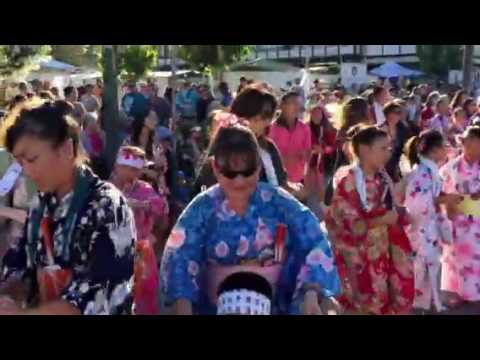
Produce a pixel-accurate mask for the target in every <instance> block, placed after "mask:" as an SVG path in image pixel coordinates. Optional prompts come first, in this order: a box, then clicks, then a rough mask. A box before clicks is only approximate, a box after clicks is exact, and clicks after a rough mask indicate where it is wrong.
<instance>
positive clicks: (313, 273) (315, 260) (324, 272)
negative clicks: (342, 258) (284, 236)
mask: <svg viewBox="0 0 480 360" xmlns="http://www.w3.org/2000/svg"><path fill="white" fill-rule="evenodd" d="M278 191H279V196H278V197H277V199H276V201H277V202H278V204H277V205H276V206H277V207H278V208H281V209H282V211H283V212H284V216H285V220H286V224H287V227H288V232H289V239H291V240H292V241H291V243H290V244H289V245H288V248H287V251H288V253H289V258H290V259H289V260H288V261H287V263H288V264H289V265H292V263H291V261H292V259H294V260H293V261H294V262H295V263H296V264H295V265H294V267H295V268H299V269H300V270H299V273H298V275H297V278H296V290H295V294H294V299H303V295H304V294H305V291H306V290H309V289H313V290H316V291H318V292H319V293H320V294H322V295H323V296H326V297H330V296H336V295H338V294H339V293H340V279H339V276H338V272H337V268H336V265H335V261H334V257H333V253H332V249H331V248H330V244H329V242H328V240H327V238H326V236H325V234H324V233H323V232H322V230H321V228H320V223H319V221H318V219H317V218H316V217H315V215H314V214H313V213H312V212H311V211H310V210H309V209H308V208H306V207H305V206H303V204H301V203H300V202H299V201H297V200H296V199H295V198H293V196H291V195H290V194H288V193H287V192H286V191H284V190H283V189H279V190H278Z"/></svg>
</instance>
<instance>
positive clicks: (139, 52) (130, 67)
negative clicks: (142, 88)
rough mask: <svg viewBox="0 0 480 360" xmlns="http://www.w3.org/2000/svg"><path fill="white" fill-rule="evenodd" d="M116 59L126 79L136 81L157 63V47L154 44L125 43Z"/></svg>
mask: <svg viewBox="0 0 480 360" xmlns="http://www.w3.org/2000/svg"><path fill="white" fill-rule="evenodd" d="M117 60H118V68H119V70H120V73H122V75H123V76H124V77H125V78H127V79H128V80H132V81H137V80H139V79H141V78H143V77H145V76H146V75H148V72H149V71H151V70H152V69H153V68H154V67H155V65H156V64H157V60H158V48H157V46H156V45H127V46H126V47H125V49H124V51H123V54H122V55H121V56H119V57H117Z"/></svg>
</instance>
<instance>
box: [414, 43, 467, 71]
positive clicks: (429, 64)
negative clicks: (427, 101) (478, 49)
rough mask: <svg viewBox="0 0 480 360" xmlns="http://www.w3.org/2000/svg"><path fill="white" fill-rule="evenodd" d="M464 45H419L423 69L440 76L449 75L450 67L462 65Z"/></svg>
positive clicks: (418, 53)
mask: <svg viewBox="0 0 480 360" xmlns="http://www.w3.org/2000/svg"><path fill="white" fill-rule="evenodd" d="M462 53H463V49H462V45H417V55H418V57H419V59H420V67H421V69H422V70H423V71H424V72H425V73H427V74H432V75H436V76H439V77H445V76H447V75H448V70H450V69H460V68H461V67H462Z"/></svg>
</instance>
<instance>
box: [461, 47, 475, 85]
mask: <svg viewBox="0 0 480 360" xmlns="http://www.w3.org/2000/svg"><path fill="white" fill-rule="evenodd" d="M464 46H465V47H464V50H463V88H464V89H465V90H466V91H468V92H469V93H470V91H471V90H472V77H473V49H474V48H473V47H474V45H464Z"/></svg>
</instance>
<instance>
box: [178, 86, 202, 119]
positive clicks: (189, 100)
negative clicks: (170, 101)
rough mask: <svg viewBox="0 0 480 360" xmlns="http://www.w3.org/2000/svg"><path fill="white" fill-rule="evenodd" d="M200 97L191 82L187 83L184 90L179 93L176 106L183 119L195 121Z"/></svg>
mask: <svg viewBox="0 0 480 360" xmlns="http://www.w3.org/2000/svg"><path fill="white" fill-rule="evenodd" d="M198 100H199V96H198V93H197V91H196V90H195V89H194V88H193V87H192V84H191V83H190V82H189V81H185V83H184V85H183V89H182V90H180V91H179V92H178V93H177V98H176V104H177V108H178V111H179V113H180V115H181V116H182V118H184V119H187V120H195V119H196V117H197V102H198Z"/></svg>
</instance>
